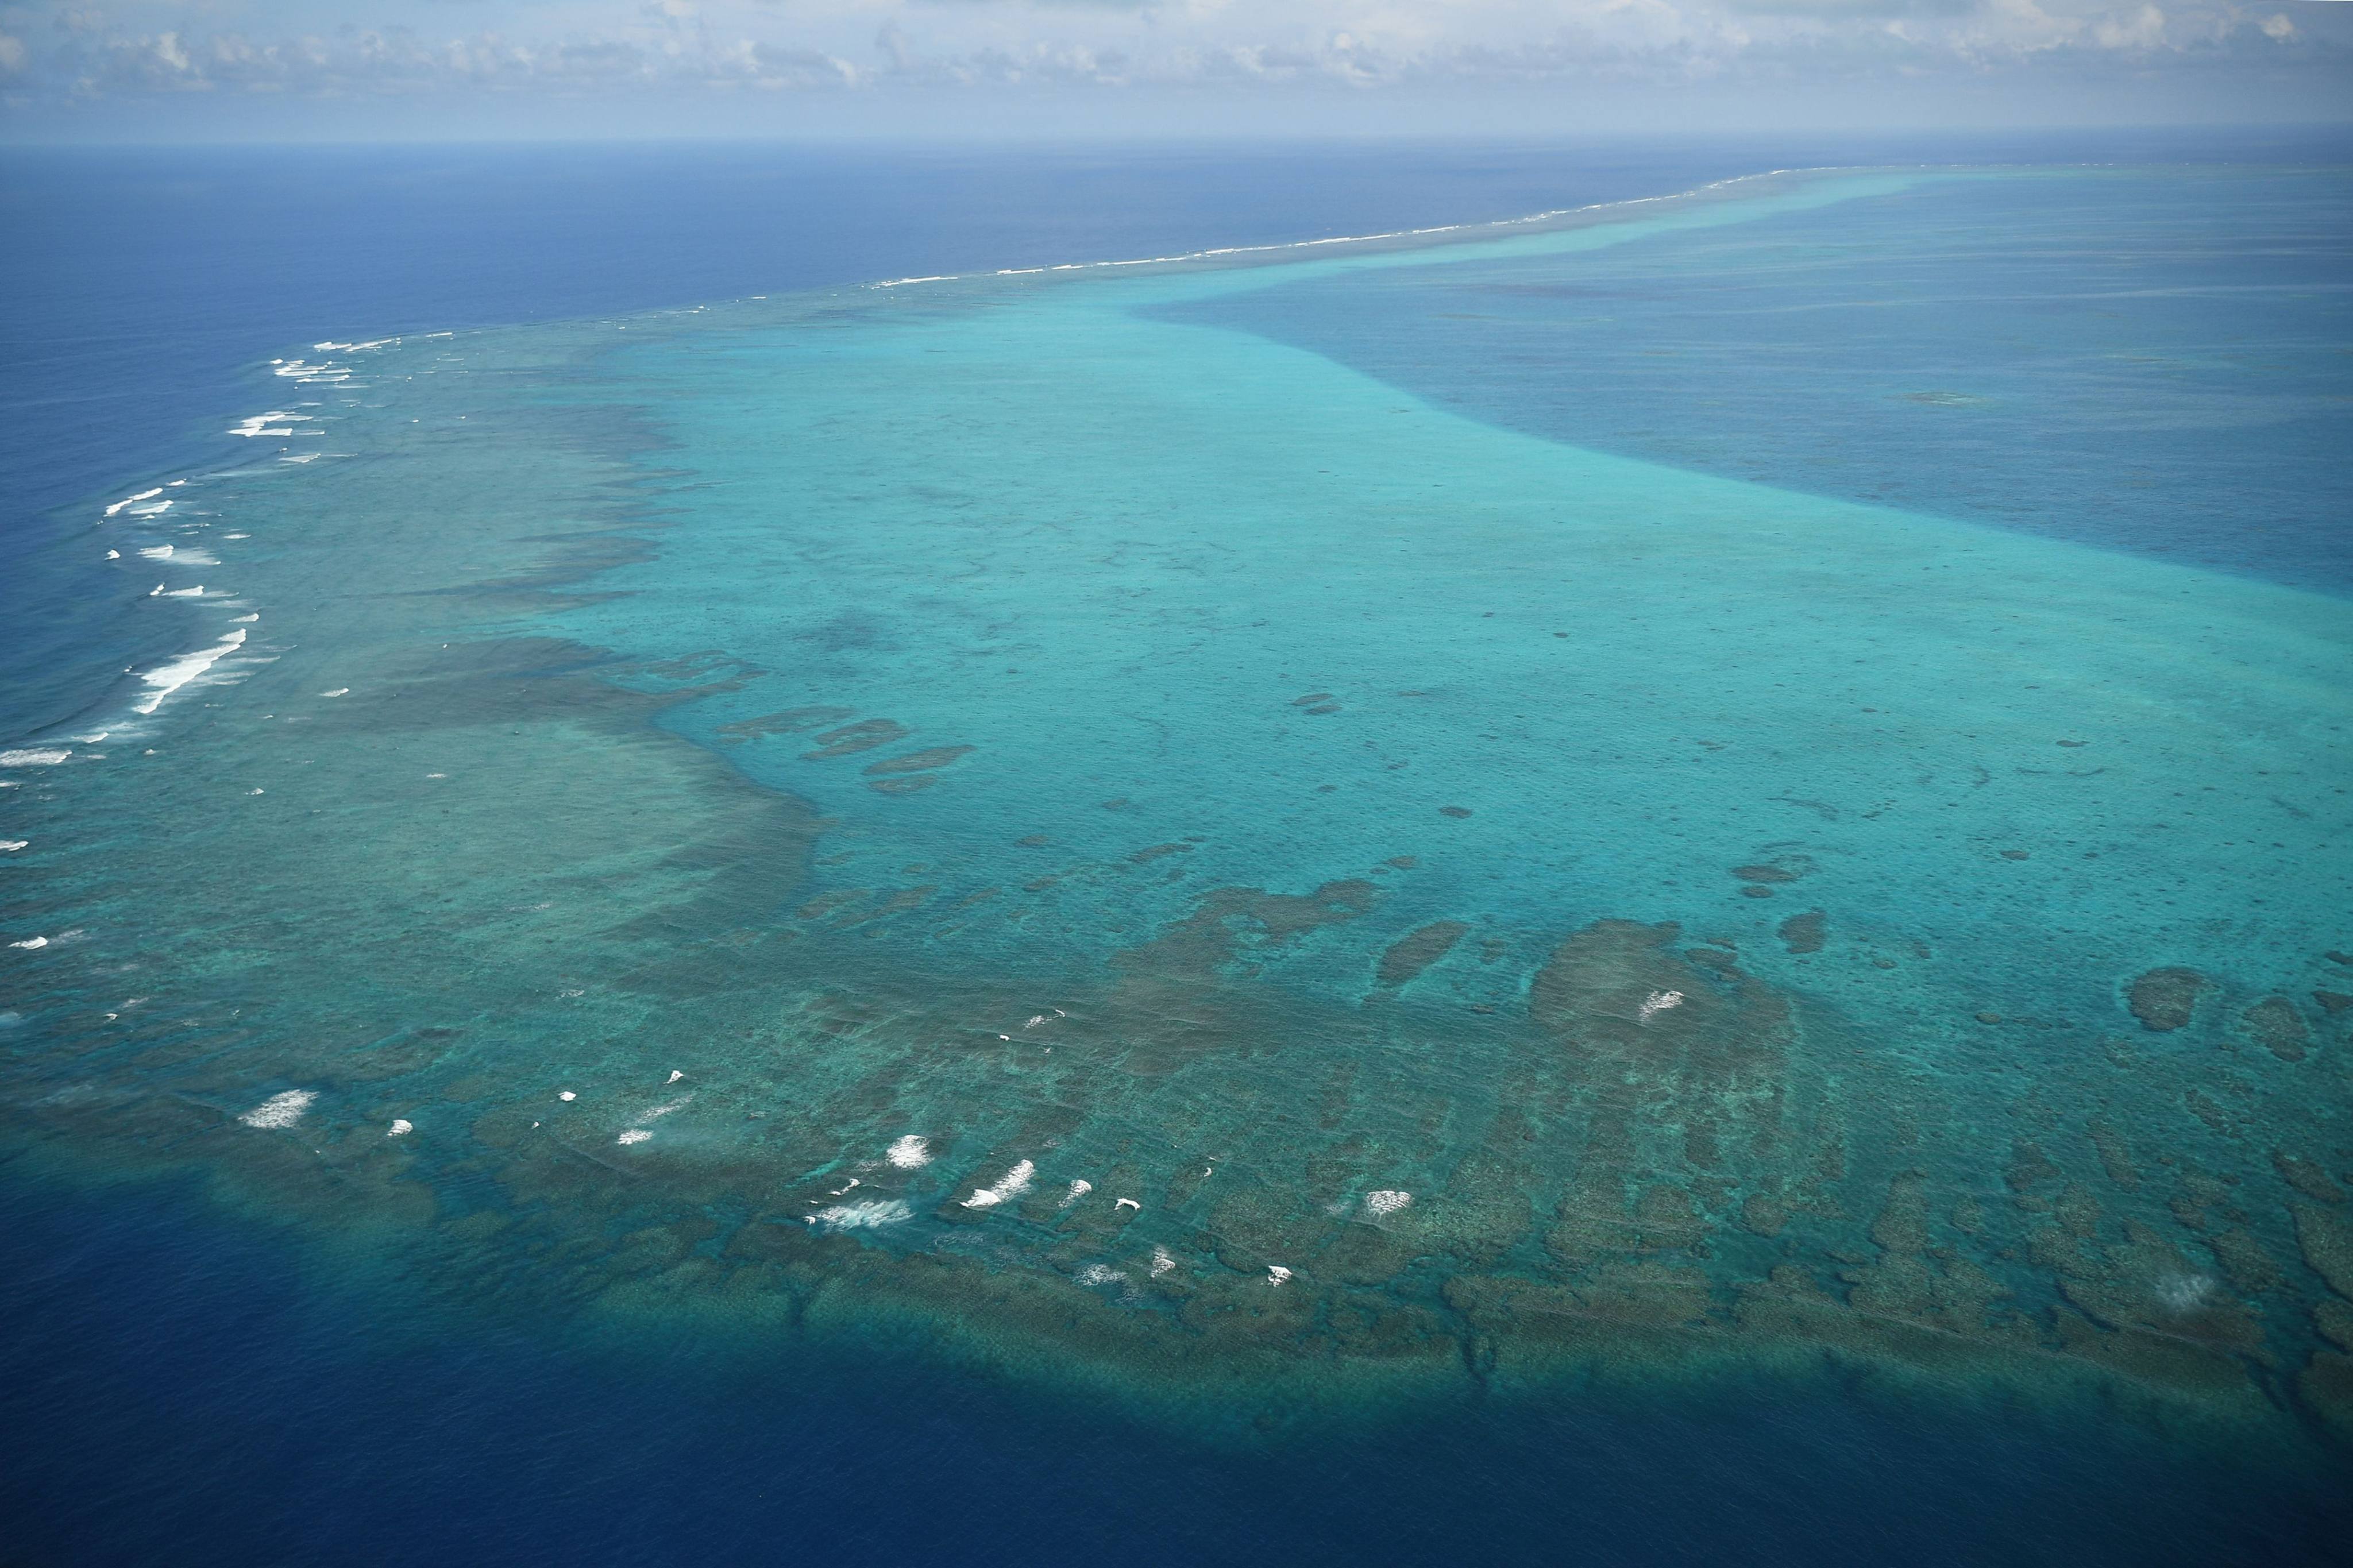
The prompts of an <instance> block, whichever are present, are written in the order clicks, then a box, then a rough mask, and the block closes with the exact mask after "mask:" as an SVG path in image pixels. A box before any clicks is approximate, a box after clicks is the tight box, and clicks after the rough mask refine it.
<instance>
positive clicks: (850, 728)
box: [801, 719, 907, 763]
mask: <svg viewBox="0 0 2353 1568" xmlns="http://www.w3.org/2000/svg"><path fill="white" fill-rule="evenodd" d="M906 733H907V727H906V726H905V725H904V724H900V723H896V722H894V721H891V720H889V719H864V720H860V721H859V722H857V723H855V724H845V725H843V726H842V727H841V728H840V729H839V730H828V731H826V732H825V733H824V734H822V735H819V736H818V738H817V742H818V750H816V751H814V752H802V753H801V756H802V759H803V760H804V761H807V762H812V763H818V762H823V761H824V760H825V759H827V758H828V757H846V756H848V755H849V754H850V753H851V752H871V751H872V750H873V749H874V748H875V747H877V746H887V745H889V744H890V743H891V742H893V741H896V740H898V739H900V738H901V737H902V736H903V735H905V734H906Z"/></svg>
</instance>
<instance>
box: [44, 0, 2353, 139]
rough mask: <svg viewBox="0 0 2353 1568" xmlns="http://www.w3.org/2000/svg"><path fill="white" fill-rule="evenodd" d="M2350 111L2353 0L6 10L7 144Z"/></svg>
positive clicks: (2234, 116) (1403, 131)
mask: <svg viewBox="0 0 2353 1568" xmlns="http://www.w3.org/2000/svg"><path fill="white" fill-rule="evenodd" d="M2323 121H2334V122H2342V121H2353V4H2346V3H2344V0H2257V3H2255V4H2248V5H2242V4H2238V3H2236V0H194V3H187V4H163V3H154V0H68V3H64V4H58V3H55V0H41V3H27V0H0V141H5V142H83V141H90V142H108V141H154V140H167V141H171V140H199V141H202V140H231V141H236V140H276V141H287V140H291V141H347V140H361V141H377V140H394V141H400V140H427V141H429V140H444V139H470V138H481V137H492V138H496V137H517V138H535V139H536V138H575V137H617V136H618V137H659V136H769V135H786V136H799V137H841V138H899V139H916V140H931V141H937V140H950V141H985V140H992V139H1012V138H1055V137H1060V138H1082V139H1095V140H1116V139H1122V138H1137V137H1154V136H1170V135H1186V136H1217V135H1225V134H1231V135H1244V136H1261V135H1269V134H1283V133H1291V134H1300V135H1318V134H1323V135H1339V136H1365V135H1380V134H1399V135H1407V134H1411V135H1429V134H1444V133H1461V134H1466V135H1493V134H1498V133H1516V134H1542V133H1551V132H1607V131H1618V132H1637V133H1655V132H1676V131H1686V130H1687V131H1700V132H1722V131H1726V130H1745V129H1792V130H1795V129H1835V128H1841V127H1864V126H1868V127H1879V128H1887V127H1911V126H1918V127H1935V126H1944V125H1950V126H1968V127H1978V126H1982V127H2000V126H2034V125H2084V124H2160V123H2162V124H2180V123H2190V124H2201V123H2217V124H2219V123H2295V122H2323Z"/></svg>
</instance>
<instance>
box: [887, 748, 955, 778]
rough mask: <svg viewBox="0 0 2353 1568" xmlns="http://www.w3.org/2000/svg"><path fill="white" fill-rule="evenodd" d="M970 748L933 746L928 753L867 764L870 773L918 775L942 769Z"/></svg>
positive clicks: (909, 753) (914, 753)
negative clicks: (934, 769) (930, 770)
mask: <svg viewBox="0 0 2353 1568" xmlns="http://www.w3.org/2000/svg"><path fill="white" fill-rule="evenodd" d="M971 750H972V748H971V747H970V746H934V747H932V748H931V749H930V750H929V751H923V752H908V753H907V754H906V755H905V756H903V757H885V758H883V759H882V760H881V762H879V763H867V764H866V771H867V772H868V773H923V772H924V771H925V770H926V769H930V768H944V767H946V766H947V765H948V764H949V763H952V762H955V760H956V759H957V758H958V757H961V756H963V755H965V753H966V752H970V751H971Z"/></svg>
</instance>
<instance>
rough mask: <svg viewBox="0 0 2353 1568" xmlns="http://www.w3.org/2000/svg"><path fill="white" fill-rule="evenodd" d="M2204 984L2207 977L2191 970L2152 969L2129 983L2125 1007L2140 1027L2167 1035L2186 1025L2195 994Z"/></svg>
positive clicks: (2196, 999)
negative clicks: (2130, 987) (2129, 1010)
mask: <svg viewBox="0 0 2353 1568" xmlns="http://www.w3.org/2000/svg"><path fill="white" fill-rule="evenodd" d="M2206 984H2207V981H2206V977H2205V976H2204V975H2202V974H2200V973H2198V972H2197V971H2196V970H2194V969H2180V968H2169V969H2152V970H2150V971H2149V972H2148V973H2146V974H2144V975H2142V976H2141V977H2140V978H2139V979H2137V980H2135V981H2134V982H2133V983H2132V990H2131V992H2130V994H2128V995H2127V996H2126V1006H2128V1007H2130V1008H2131V1009H2132V1016H2134V1017H2136V1018H2138V1019H2139V1020H2140V1022H2141V1027H2143V1028H2145V1029H2148V1030H2151V1031H2153V1032H2154V1033H2157V1034H2160V1035H2163V1034H2169V1033H2171V1032H2172V1031H2173V1030H2175V1029H2178V1028H2179V1027H2181V1026H2182V1025H2184V1024H2187V1023H2188V1022H2189V1015H2190V1013H2191V1011H2192V1010H2193V1009H2195V1008H2196V1006H2197V1005H2198V994H2199V993H2200V991H2203V990H2204V989H2206Z"/></svg>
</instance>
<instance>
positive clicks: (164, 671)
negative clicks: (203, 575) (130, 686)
mask: <svg viewBox="0 0 2353 1568" xmlns="http://www.w3.org/2000/svg"><path fill="white" fill-rule="evenodd" d="M244 646H245V628H244V627H242V626H239V627H238V628H237V630H235V631H233V632H231V633H229V634H228V635H227V637H223V638H221V639H220V641H218V642H216V643H215V644H213V646H212V647H206V648H198V649H197V650H196V651H195V652H194V653H189V654H182V655H181V656H180V657H179V658H175V659H174V660H173V661H172V662H171V663H169V664H166V665H161V666H158V667H157V668H153V669H151V670H149V671H148V672H147V673H146V674H144V675H142V676H141V677H140V678H139V679H142V680H143V681H145V682H146V683H147V684H148V685H149V686H150V687H152V688H153V690H152V691H151V692H150V693H149V694H148V695H147V696H145V697H142V698H141V699H140V700H138V701H137V702H134V703H132V711H134V712H139V713H153V712H154V711H155V710H156V709H158V708H160V707H162V706H163V704H164V699H165V698H166V697H169V696H171V695H172V693H174V691H177V690H179V689H180V688H182V687H183V686H185V685H187V684H188V682H190V681H191V680H194V679H196V677H198V676H200V675H202V674H204V673H205V671H206V670H208V669H210V668H212V667H213V666H214V665H215V664H216V663H218V662H219V661H220V660H221V659H222V658H226V657H227V656H228V655H230V654H232V653H235V652H236V651H237V649H238V648H240V647H244ZM0 761H5V758H0Z"/></svg>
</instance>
